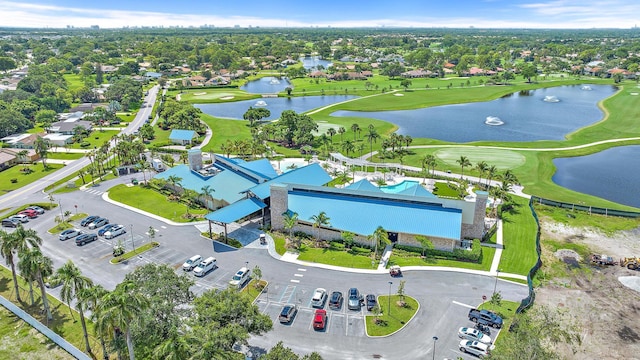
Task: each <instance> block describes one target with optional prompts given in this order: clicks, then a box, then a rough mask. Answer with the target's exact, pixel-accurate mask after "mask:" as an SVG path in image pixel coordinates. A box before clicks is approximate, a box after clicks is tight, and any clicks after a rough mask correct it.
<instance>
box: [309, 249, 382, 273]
mask: <svg viewBox="0 0 640 360" xmlns="http://www.w3.org/2000/svg"><path fill="white" fill-rule="evenodd" d="M298 260H302V261H309V262H315V263H320V264H328V265H334V266H342V267H347V268H358V269H375V268H377V266H378V261H377V260H376V261H374V262H373V265H372V263H371V257H370V256H364V255H353V254H351V253H349V252H347V251H344V250H334V249H330V248H323V249H321V248H310V247H307V246H304V245H303V246H301V247H300V255H299V256H298Z"/></svg>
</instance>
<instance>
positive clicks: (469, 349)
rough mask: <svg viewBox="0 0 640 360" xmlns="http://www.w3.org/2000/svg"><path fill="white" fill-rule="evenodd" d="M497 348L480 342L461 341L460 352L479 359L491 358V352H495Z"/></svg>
mask: <svg viewBox="0 0 640 360" xmlns="http://www.w3.org/2000/svg"><path fill="white" fill-rule="evenodd" d="M494 348H495V346H493V345H487V344H483V343H481V342H479V341H472V340H462V341H460V351H462V352H463V353H469V354H472V355H475V356H477V357H479V358H481V359H482V358H484V357H485V356H489V352H490V351H491V350H493V349H494Z"/></svg>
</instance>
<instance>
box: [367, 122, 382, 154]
mask: <svg viewBox="0 0 640 360" xmlns="http://www.w3.org/2000/svg"><path fill="white" fill-rule="evenodd" d="M379 137H380V135H379V134H378V132H377V131H376V129H375V128H374V129H372V128H371V127H369V133H368V134H367V140H369V147H370V152H371V153H373V142H374V141H376V140H377V139H378V138H379Z"/></svg>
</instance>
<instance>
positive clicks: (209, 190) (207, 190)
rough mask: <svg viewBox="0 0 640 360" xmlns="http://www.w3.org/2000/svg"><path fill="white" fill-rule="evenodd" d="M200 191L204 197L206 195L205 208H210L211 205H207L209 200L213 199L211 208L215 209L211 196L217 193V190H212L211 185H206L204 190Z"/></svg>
mask: <svg viewBox="0 0 640 360" xmlns="http://www.w3.org/2000/svg"><path fill="white" fill-rule="evenodd" d="M200 191H202V195H204V198H205V200H204V201H205V206H206V207H209V204H208V203H207V199H211V207H213V197H212V196H211V194H212V193H214V192H216V190H215V189H214V188H212V187H211V185H205V186H203V187H202V188H200Z"/></svg>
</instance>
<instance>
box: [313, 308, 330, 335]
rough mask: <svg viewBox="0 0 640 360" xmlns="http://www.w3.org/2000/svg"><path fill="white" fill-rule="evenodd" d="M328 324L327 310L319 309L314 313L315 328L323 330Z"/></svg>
mask: <svg viewBox="0 0 640 360" xmlns="http://www.w3.org/2000/svg"><path fill="white" fill-rule="evenodd" d="M325 326H327V311H326V310H324V309H317V310H316V312H315V314H314V315H313V329H314V330H323V329H324V328H325Z"/></svg>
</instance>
